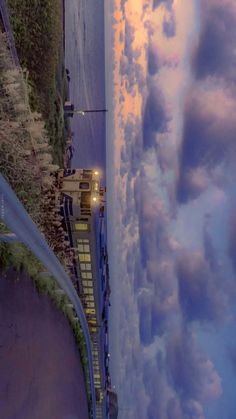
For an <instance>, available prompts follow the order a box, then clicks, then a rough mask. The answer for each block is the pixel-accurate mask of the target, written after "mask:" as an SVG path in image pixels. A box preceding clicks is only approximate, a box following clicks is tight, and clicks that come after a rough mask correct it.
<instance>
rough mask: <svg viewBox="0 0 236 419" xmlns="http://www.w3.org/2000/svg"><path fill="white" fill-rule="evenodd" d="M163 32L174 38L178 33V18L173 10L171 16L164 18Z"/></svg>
mask: <svg viewBox="0 0 236 419" xmlns="http://www.w3.org/2000/svg"><path fill="white" fill-rule="evenodd" d="M163 32H164V34H165V35H166V36H167V38H173V37H174V36H175V35H176V20H175V15H174V13H173V12H172V13H171V14H170V16H169V18H165V19H164V21H163Z"/></svg>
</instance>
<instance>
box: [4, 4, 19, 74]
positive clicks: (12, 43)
mask: <svg viewBox="0 0 236 419" xmlns="http://www.w3.org/2000/svg"><path fill="white" fill-rule="evenodd" d="M0 13H1V16H2V21H3V25H4V28H5V31H6V35H7V40H8V45H9V48H10V51H11V56H12V59H13V62H14V63H15V65H16V66H19V65H20V62H19V58H18V55H17V52H16V46H15V40H14V36H13V33H12V30H11V25H10V21H9V14H8V7H7V3H6V0H0Z"/></svg>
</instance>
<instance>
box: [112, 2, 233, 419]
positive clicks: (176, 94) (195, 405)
mask: <svg viewBox="0 0 236 419" xmlns="http://www.w3.org/2000/svg"><path fill="white" fill-rule="evenodd" d="M105 3H106V8H105V9H106V82H107V103H108V108H109V118H108V121H107V183H108V204H109V208H108V209H109V217H108V221H109V244H110V246H109V249H110V255H109V256H110V268H111V281H112V307H111V308H112V321H111V328H110V329H111V354H112V381H113V383H114V384H115V386H116V390H117V392H118V397H119V418H122V419H204V418H206V419H235V417H236V398H235V388H236V333H235V331H236V186H235V185H236V70H235V68H236V67H235V65H236V1H235V0H202V1H201V0H165V1H164V0H153V1H152V0H106V1H105Z"/></svg>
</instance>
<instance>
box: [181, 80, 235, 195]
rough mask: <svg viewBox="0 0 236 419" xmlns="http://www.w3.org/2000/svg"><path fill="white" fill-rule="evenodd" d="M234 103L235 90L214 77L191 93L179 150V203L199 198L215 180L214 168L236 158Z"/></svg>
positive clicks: (198, 85)
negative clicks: (235, 149)
mask: <svg viewBox="0 0 236 419" xmlns="http://www.w3.org/2000/svg"><path fill="white" fill-rule="evenodd" d="M235 106H236V100H235V96H234V91H232V90H230V89H229V88H227V86H225V84H224V83H223V82H218V84H217V82H216V80H215V79H208V80H206V81H205V82H203V83H200V84H196V86H195V87H194V89H193V90H192V91H191V92H190V93H189V95H188V97H187V100H186V105H185V117H184V127H183V139H182V144H181V147H180V151H179V156H180V157H179V166H180V170H179V179H178V184H177V198H178V201H179V202H183V203H184V202H187V201H188V200H189V199H193V198H195V197H197V196H198V195H199V194H200V193H201V192H202V191H204V190H205V189H206V188H207V187H208V186H209V183H210V181H212V180H213V178H214V173H213V170H214V169H215V168H216V167H217V166H218V165H219V164H221V163H224V164H228V163H229V162H230V161H231V160H232V159H233V158H234V153H232V150H234V148H235V138H236V137H235V132H236V119H235V117H234V114H235Z"/></svg>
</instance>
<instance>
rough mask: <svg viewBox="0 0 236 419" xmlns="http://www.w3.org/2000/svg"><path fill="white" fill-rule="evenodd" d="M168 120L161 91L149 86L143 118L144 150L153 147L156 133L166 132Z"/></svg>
mask: <svg viewBox="0 0 236 419" xmlns="http://www.w3.org/2000/svg"><path fill="white" fill-rule="evenodd" d="M170 118H171V117H170V114H169V112H168V110H167V106H166V102H165V99H164V96H163V94H162V92H161V90H160V89H159V88H158V87H156V86H155V85H154V86H151V87H150V93H149V96H148V98H147V102H146V105H145V109H144V116H143V146H144V149H148V148H149V147H152V146H155V134H156V133H160V134H162V133H165V132H167V130H168V123H169V121H170Z"/></svg>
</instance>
